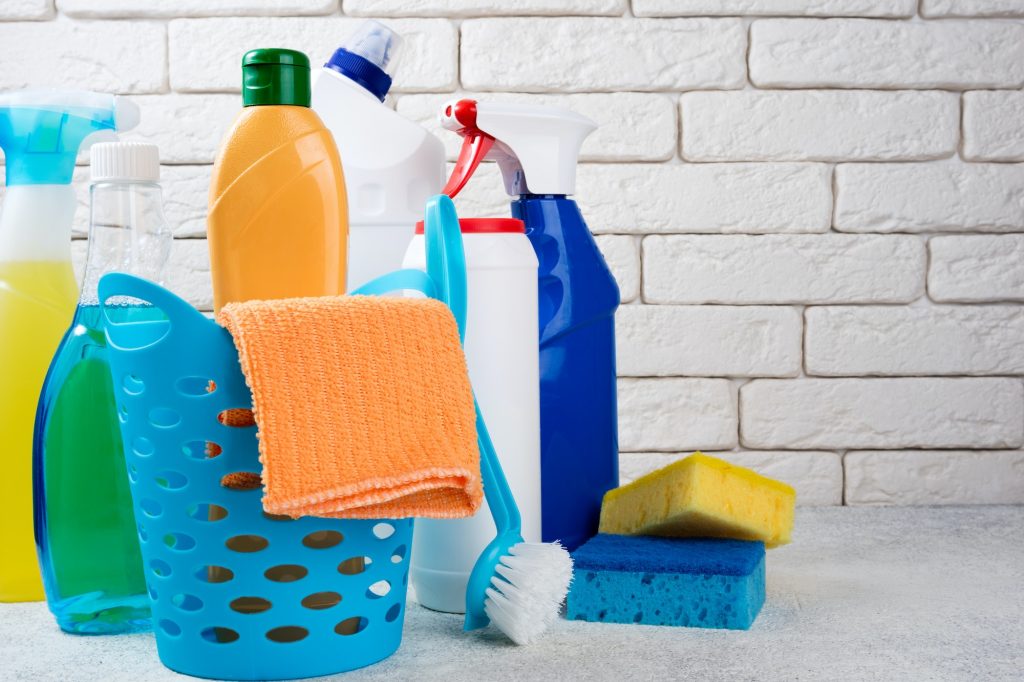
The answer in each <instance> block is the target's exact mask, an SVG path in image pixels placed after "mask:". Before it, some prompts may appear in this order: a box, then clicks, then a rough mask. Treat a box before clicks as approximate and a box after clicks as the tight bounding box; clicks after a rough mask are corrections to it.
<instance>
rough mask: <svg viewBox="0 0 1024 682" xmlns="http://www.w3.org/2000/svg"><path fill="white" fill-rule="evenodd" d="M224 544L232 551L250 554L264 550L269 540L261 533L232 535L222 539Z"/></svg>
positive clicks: (268, 544)
mask: <svg viewBox="0 0 1024 682" xmlns="http://www.w3.org/2000/svg"><path fill="white" fill-rule="evenodd" d="M224 545H225V546H226V547H227V548H228V549H230V550H231V551H232V552H241V553H243V554H251V553H253V552H262V551H263V550H265V549H266V548H267V547H269V546H270V541H269V540H267V539H266V538H265V537H263V536H262V535H252V534H246V535H233V536H231V537H230V538H228V539H227V540H225V541H224Z"/></svg>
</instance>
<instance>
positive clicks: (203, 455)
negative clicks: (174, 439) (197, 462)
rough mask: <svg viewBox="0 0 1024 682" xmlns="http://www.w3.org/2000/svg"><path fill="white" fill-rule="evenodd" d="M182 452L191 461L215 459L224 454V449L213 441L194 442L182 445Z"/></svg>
mask: <svg viewBox="0 0 1024 682" xmlns="http://www.w3.org/2000/svg"><path fill="white" fill-rule="evenodd" d="M181 451H182V453H183V454H184V455H185V456H186V457H188V458H189V459H213V458H214V457H217V456H218V455H220V454H221V453H222V452H224V448H222V447H221V446H220V443H215V442H213V441H209V440H193V441H190V442H188V443H185V444H184V445H182V446H181Z"/></svg>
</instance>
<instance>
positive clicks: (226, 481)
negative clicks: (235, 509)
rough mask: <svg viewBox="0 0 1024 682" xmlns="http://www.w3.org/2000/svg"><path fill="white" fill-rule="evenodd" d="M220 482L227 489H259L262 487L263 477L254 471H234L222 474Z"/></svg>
mask: <svg viewBox="0 0 1024 682" xmlns="http://www.w3.org/2000/svg"><path fill="white" fill-rule="evenodd" d="M220 484H221V486H222V487H224V488H227V489H228V490H238V491H243V492H244V491H247V490H260V489H261V488H262V487H263V477H262V476H260V475H259V474H258V473H256V472H254V471H234V472H232V473H230V474H224V475H223V476H222V477H221V479H220Z"/></svg>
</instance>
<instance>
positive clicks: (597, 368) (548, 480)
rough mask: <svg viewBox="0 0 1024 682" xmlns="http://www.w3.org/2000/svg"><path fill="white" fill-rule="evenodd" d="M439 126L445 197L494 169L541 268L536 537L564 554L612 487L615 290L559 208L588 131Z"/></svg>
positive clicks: (552, 126)
mask: <svg viewBox="0 0 1024 682" xmlns="http://www.w3.org/2000/svg"><path fill="white" fill-rule="evenodd" d="M441 123H442V125H443V126H444V127H445V128H447V129H448V130H452V131H454V132H456V133H458V134H459V135H462V136H463V137H464V138H465V139H464V143H463V146H462V152H461V153H460V155H459V159H458V161H457V163H456V164H455V170H454V171H453V173H452V176H451V178H450V179H449V181H448V185H447V186H446V187H445V189H444V192H445V193H446V194H448V195H449V196H452V197H454V196H455V195H456V194H457V193H458V192H459V191H460V190H461V189H462V188H463V187H464V186H465V184H466V182H467V181H468V180H469V178H470V176H471V175H472V174H473V172H474V171H475V170H476V168H477V167H478V166H479V164H480V162H481V161H483V160H484V159H489V160H493V161H496V162H497V163H498V166H499V167H500V169H501V174H502V178H503V180H504V183H505V190H506V191H507V192H508V194H509V195H510V196H513V197H518V198H517V199H515V200H513V201H512V215H513V216H514V217H516V218H519V219H520V220H522V221H523V222H524V223H525V224H526V235H527V237H529V239H530V242H531V244H532V245H533V248H534V250H535V251H536V253H537V258H538V260H539V262H540V267H539V269H538V278H539V279H538V297H539V300H538V303H539V305H538V310H539V316H540V320H539V323H540V435H541V516H542V533H543V540H544V542H552V541H555V540H559V541H561V542H562V544H564V545H565V546H566V547H567V548H568V549H569V550H573V549H575V548H576V547H578V546H579V545H581V544H582V543H583V542H585V541H586V540H588V539H589V538H590V537H592V536H593V535H595V534H596V533H597V526H598V520H599V517H600V512H601V500H602V498H603V497H604V494H605V492H607V491H608V490H610V489H612V488H615V487H617V486H618V484H619V444H618V414H617V405H616V383H615V310H616V309H617V308H618V306H619V287H618V285H617V284H616V282H615V279H614V277H612V274H611V271H610V270H609V268H608V265H607V263H605V260H604V257H603V256H602V255H601V252H600V251H599V250H598V248H597V244H596V242H595V241H594V238H593V236H592V235H591V233H590V229H589V228H588V227H587V224H586V222H585V221H584V220H583V216H582V214H581V213H580V210H579V207H578V206H577V205H576V202H575V201H574V200H573V199H572V198H570V197H571V195H572V194H574V192H575V187H576V165H577V159H578V156H579V150H580V145H582V143H583V140H584V139H585V138H586V136H587V135H589V134H590V133H591V132H593V131H594V129H595V128H596V127H597V126H596V124H595V123H594V122H593V121H591V120H590V119H588V118H586V117H584V116H581V115H579V114H576V113H574V112H572V111H568V110H565V109H559V108H555V107H547V106H540V105H529V104H512V103H496V102H479V101H475V100H470V99H462V100H458V101H453V102H449V103H447V104H445V105H444V107H443V108H442V111H441Z"/></svg>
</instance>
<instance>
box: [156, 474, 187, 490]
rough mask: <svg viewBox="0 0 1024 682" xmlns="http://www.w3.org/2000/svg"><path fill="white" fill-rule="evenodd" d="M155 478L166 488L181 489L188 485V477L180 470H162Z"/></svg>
mask: <svg viewBox="0 0 1024 682" xmlns="http://www.w3.org/2000/svg"><path fill="white" fill-rule="evenodd" d="M153 480H154V481H155V482H156V484H157V485H158V486H160V487H161V488H163V489H164V490H181V489H182V488H184V487H185V486H186V485H188V477H187V476H185V474H183V473H181V472H179V471H170V470H168V471H161V472H160V473H158V474H157V475H156V477H155V478H154V479H153Z"/></svg>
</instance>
